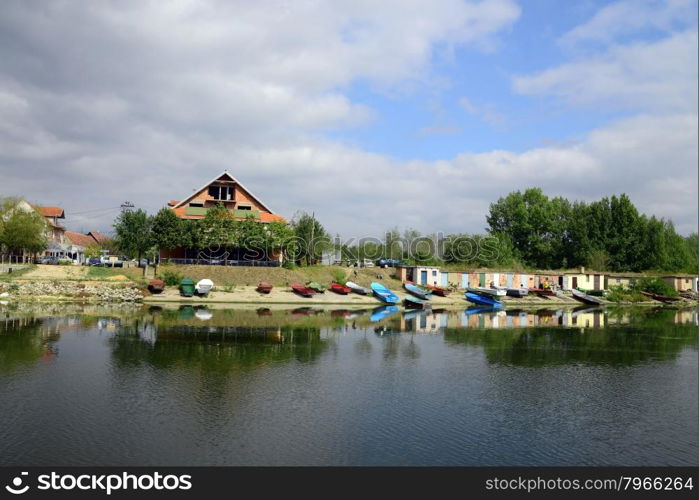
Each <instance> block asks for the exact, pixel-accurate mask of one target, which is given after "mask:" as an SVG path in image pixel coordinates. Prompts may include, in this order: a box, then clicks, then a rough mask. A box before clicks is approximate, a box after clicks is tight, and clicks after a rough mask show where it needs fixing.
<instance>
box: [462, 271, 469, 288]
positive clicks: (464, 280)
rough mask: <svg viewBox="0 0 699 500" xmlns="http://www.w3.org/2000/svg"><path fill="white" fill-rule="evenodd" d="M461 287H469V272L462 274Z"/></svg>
mask: <svg viewBox="0 0 699 500" xmlns="http://www.w3.org/2000/svg"><path fill="white" fill-rule="evenodd" d="M461 288H463V289H466V288H468V273H463V274H462V275H461Z"/></svg>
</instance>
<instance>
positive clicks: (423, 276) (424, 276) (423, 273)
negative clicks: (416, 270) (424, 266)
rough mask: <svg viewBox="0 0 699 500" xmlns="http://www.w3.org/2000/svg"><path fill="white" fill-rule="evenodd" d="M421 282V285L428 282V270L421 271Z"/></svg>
mask: <svg viewBox="0 0 699 500" xmlns="http://www.w3.org/2000/svg"><path fill="white" fill-rule="evenodd" d="M420 284H421V285H426V284H427V271H420Z"/></svg>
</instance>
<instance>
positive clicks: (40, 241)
mask: <svg viewBox="0 0 699 500" xmlns="http://www.w3.org/2000/svg"><path fill="white" fill-rule="evenodd" d="M21 204H22V200H21V199H19V198H6V199H4V200H2V203H0V247H2V248H4V249H5V251H6V252H8V253H10V254H21V253H23V252H25V251H26V252H29V253H32V254H34V253H37V252H41V251H42V250H44V249H45V248H46V245H47V238H46V231H47V229H48V226H47V223H46V219H44V217H42V216H41V214H39V213H38V212H37V211H36V210H33V209H27V210H25V209H23V208H22V206H21Z"/></svg>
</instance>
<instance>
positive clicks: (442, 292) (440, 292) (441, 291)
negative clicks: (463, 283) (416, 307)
mask: <svg viewBox="0 0 699 500" xmlns="http://www.w3.org/2000/svg"><path fill="white" fill-rule="evenodd" d="M425 288H427V289H428V290H431V291H432V293H433V294H435V295H439V296H440V297H446V296H447V295H449V290H447V289H446V288H442V287H441V286H435V285H425Z"/></svg>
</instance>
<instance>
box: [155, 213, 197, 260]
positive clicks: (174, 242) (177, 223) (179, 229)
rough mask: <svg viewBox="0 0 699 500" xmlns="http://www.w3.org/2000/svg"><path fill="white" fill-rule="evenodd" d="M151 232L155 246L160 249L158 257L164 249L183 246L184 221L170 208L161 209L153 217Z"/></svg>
mask: <svg viewBox="0 0 699 500" xmlns="http://www.w3.org/2000/svg"><path fill="white" fill-rule="evenodd" d="M151 231H152V234H153V244H154V245H155V246H156V248H157V249H158V255H160V250H162V249H163V248H175V247H178V246H188V245H183V244H182V242H183V224H182V219H180V218H179V217H177V215H175V212H173V211H172V210H171V209H169V208H161V209H160V211H159V212H158V213H157V214H155V215H154V216H153V220H152V224H151Z"/></svg>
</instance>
